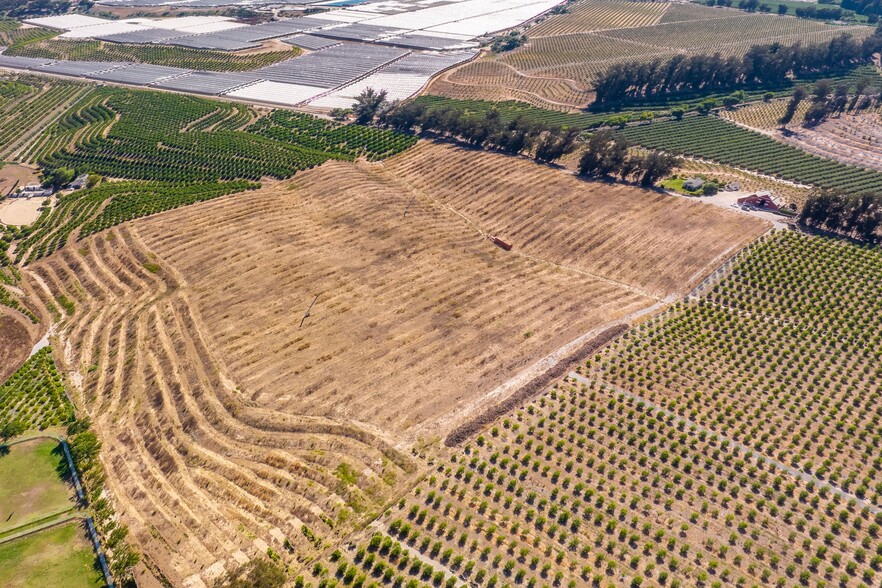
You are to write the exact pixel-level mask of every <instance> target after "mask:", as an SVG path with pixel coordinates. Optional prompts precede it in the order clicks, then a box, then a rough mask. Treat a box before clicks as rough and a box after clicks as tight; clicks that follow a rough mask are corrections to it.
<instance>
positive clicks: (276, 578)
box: [215, 558, 286, 588]
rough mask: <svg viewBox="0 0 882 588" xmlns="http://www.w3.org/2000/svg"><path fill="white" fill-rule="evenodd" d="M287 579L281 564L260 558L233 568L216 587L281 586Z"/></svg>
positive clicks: (263, 587)
mask: <svg viewBox="0 0 882 588" xmlns="http://www.w3.org/2000/svg"><path fill="white" fill-rule="evenodd" d="M285 579H286V578H285V570H283V569H282V567H281V566H279V565H277V564H275V563H273V562H271V561H270V560H268V559H264V558H258V559H253V560H251V561H250V562H248V563H246V564H243V565H241V566H239V567H238V568H236V569H234V570H231V571H230V572H229V573H227V574H226V576H224V577H222V578H220V579H219V580H218V581H217V582H216V583H215V588H279V587H280V586H282V585H283V584H284V583H285Z"/></svg>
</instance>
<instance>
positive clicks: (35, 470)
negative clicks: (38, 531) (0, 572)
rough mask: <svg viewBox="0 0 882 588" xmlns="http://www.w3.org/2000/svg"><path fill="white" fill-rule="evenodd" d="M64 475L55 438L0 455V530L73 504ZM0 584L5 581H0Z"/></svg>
mask: <svg viewBox="0 0 882 588" xmlns="http://www.w3.org/2000/svg"><path fill="white" fill-rule="evenodd" d="M56 448H58V449H59V450H58V451H56ZM63 475H66V467H65V463H64V455H63V454H62V453H61V451H60V448H59V446H58V442H57V441H52V440H49V439H39V440H34V441H26V442H24V443H17V444H15V445H12V446H11V447H10V448H9V453H8V454H6V455H0V533H2V532H3V531H7V530H9V529H13V528H15V527H18V526H21V525H26V524H28V523H30V522H33V521H36V520H39V519H41V518H43V517H46V516H49V515H51V514H53V513H57V512H59V511H62V510H65V509H69V508H72V507H73V506H75V505H74V502H73V500H72V492H73V491H72V489H71V488H70V486H69V485H68V483H67V481H66V480H65V479H64V478H63V477H62V476H63ZM0 567H2V565H0ZM0 586H6V584H4V583H3V581H2V580H0Z"/></svg>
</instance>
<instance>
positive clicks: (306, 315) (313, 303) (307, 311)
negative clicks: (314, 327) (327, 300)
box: [297, 294, 319, 329]
mask: <svg viewBox="0 0 882 588" xmlns="http://www.w3.org/2000/svg"><path fill="white" fill-rule="evenodd" d="M318 297H319V295H318V294H316V295H315V298H313V299H312V304H310V305H309V308H307V309H306V314H304V315H303V318H302V319H300V327H302V326H303V322H304V321H305V320H306V318H307V317H308V316H309V311H311V310H312V307H313V305H315V301H316V300H318ZM300 327H297V328H298V329H299V328H300Z"/></svg>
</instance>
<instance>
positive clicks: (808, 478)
mask: <svg viewBox="0 0 882 588" xmlns="http://www.w3.org/2000/svg"><path fill="white" fill-rule="evenodd" d="M569 377H570V378H572V379H573V380H576V381H577V382H579V383H581V384H585V385H591V384H592V383H593V382H595V381H596V380H590V379H588V378H586V377H584V376H581V375H579V374H577V373H575V372H570V374H569ZM604 383H605V384H606V387H607V388H608V389H609V388H612V390H613V391H615V392H616V393H618V394H620V395H622V396H625V397H627V398H632V399H634V400H636V401H638V402H642V403H643V404H645V405H646V406H649V407H651V408H653V409H655V410H657V411H659V412H660V413H662V414H664V415H666V416H670V417H672V418H673V419H674V420H675V421H677V422H682V423H684V424H686V425H688V426H689V427H695V429H696V430H698V431H704V432H705V433H707V434H709V435H716V436H717V438H718V439H721V440H723V441H728V442H729V444H730V445H731V446H733V447H736V448H738V449H739V450H740V451H742V452H744V453H745V454H747V455H748V456H750V457H755V458H756V459H757V460H759V461H762V462H765V463H767V464H770V465H772V466H774V467H775V468H777V469H778V470H781V471H782V472H785V473H787V474H789V475H791V476H794V477H796V478H799V479H801V480H804V481H805V482H812V483H814V484H815V486H818V487H821V486H823V487H825V488H827V489H828V490H830V492H832V493H833V494H836V495H838V496H840V497H841V498H844V499H845V500H846V501H852V500H853V501H854V502H855V503H856V504H857V505H858V506H859V507H860V508H866V509H868V510H869V511H870V512H871V513H873V514H879V513H880V512H882V508H879V507H877V506H876V505H874V504H871V503H869V502H867V501H866V500H862V499H860V498H858V497H857V496H855V495H854V494H849V493H848V492H846V491H845V490H842V489H841V488H839V487H837V486H833V485H832V484H830V482H827V481H825V480H821V479H820V478H816V477H815V476H812V475H811V474H808V473H806V472H803V471H802V470H798V469H796V468H794V467H793V466H789V465H787V464H786V463H782V462H780V461H778V460H776V459H772V458H770V457H766V456H765V455H763V454H761V453H757V452H756V451H754V450H753V449H751V448H750V447H747V446H746V445H744V444H742V443H739V442H738V441H736V440H734V439H732V438H730V437H726V436H725V435H721V434H720V433H719V432H718V431H714V430H712V429H708V428H707V427H704V426H702V425H699V424H698V423H694V422H692V421H690V420H689V419H685V418H683V417H681V416H680V415H678V414H677V413H675V412H671V411H670V410H667V409H666V408H664V407H662V406H659V405H658V404H655V403H654V402H651V401H649V400H647V399H646V398H643V397H641V396H638V395H637V394H634V393H633V392H630V391H628V390H625V389H624V388H619V387H618V386H613V385H612V384H609V383H606V382H604Z"/></svg>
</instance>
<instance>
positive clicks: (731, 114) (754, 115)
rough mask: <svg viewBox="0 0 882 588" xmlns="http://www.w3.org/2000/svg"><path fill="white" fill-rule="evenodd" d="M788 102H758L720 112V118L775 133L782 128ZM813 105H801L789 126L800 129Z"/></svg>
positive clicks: (805, 102)
mask: <svg viewBox="0 0 882 588" xmlns="http://www.w3.org/2000/svg"><path fill="white" fill-rule="evenodd" d="M788 102H789V101H788V100H771V101H769V102H757V103H754V104H749V105H747V106H744V107H742V108H736V109H734V110H728V109H723V110H720V118H724V119H726V120H731V121H732V122H736V123H738V124H740V125H744V126H746V127H750V128H752V129H757V130H762V131H774V130H775V129H778V128H780V127H781V123H780V122H778V121H779V120H781V117H782V116H784V113H785V112H786V111H787V103H788ZM810 105H811V104H810V103H809V102H807V101H803V102H800V103H799V106H797V109H796V112H795V113H794V114H793V120H792V121H791V122H790V123H789V126H792V127H798V126H800V125H802V122H803V120H804V119H805V113H806V111H807V110H808V109H809V106H810Z"/></svg>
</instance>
